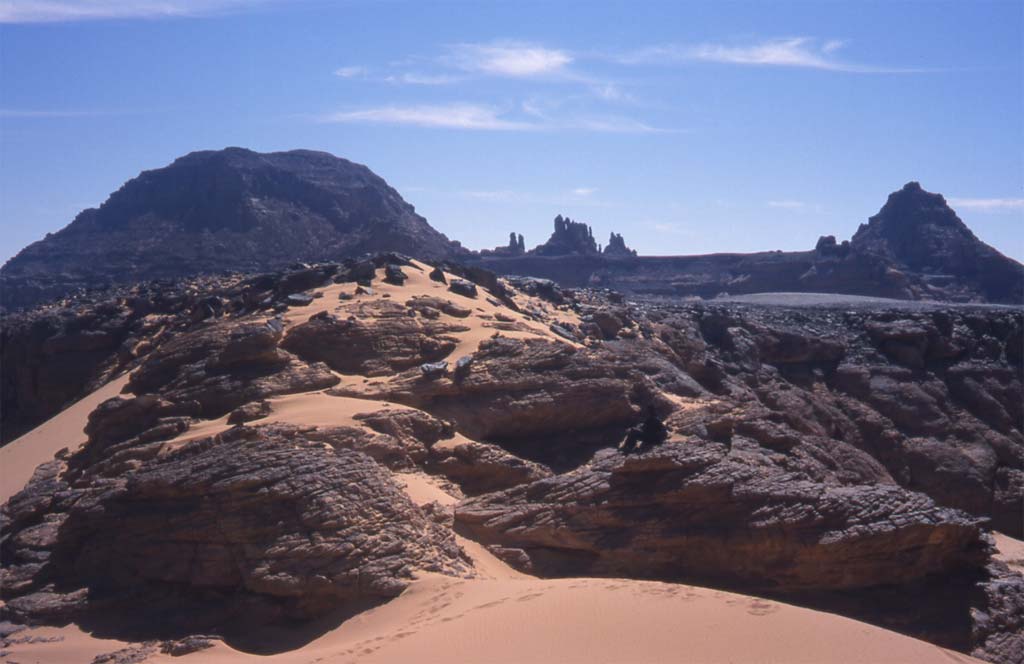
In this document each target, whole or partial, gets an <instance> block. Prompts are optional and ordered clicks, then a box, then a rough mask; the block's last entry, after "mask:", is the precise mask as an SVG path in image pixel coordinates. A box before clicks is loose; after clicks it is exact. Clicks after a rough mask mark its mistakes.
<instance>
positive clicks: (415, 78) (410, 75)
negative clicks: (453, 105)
mask: <svg viewBox="0 0 1024 664" xmlns="http://www.w3.org/2000/svg"><path fill="white" fill-rule="evenodd" d="M462 80H463V79H462V77H459V76H451V75H448V74H417V73H414V72H406V73H404V74H395V75H392V76H386V77H385V78H384V81H385V82H387V83H402V84H406V85H451V84H452V83H458V82H460V81H462Z"/></svg>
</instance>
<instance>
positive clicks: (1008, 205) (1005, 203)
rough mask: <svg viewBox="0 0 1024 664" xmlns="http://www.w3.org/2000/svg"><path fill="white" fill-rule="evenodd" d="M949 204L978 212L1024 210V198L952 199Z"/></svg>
mask: <svg viewBox="0 0 1024 664" xmlns="http://www.w3.org/2000/svg"><path fill="white" fill-rule="evenodd" d="M949 204H950V205H952V206H953V207H954V208H963V209H965V210H975V211H978V212H1002V211H1004V210H1024V198H950V199H949Z"/></svg>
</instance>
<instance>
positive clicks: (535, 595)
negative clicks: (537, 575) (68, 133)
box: [516, 593, 544, 602]
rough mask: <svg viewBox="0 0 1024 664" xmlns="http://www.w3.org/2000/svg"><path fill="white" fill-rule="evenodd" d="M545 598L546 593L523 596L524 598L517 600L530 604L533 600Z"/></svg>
mask: <svg viewBox="0 0 1024 664" xmlns="http://www.w3.org/2000/svg"><path fill="white" fill-rule="evenodd" d="M543 596H544V593H530V594H529V595H523V596H522V597H519V598H517V599H516V601H517V602H528V601H530V600H531V599H537V598H538V597H543Z"/></svg>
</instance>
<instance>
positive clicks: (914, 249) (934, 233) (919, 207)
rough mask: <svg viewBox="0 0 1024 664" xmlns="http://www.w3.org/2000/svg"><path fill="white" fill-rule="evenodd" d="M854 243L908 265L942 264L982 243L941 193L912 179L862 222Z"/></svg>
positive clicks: (937, 266)
mask: <svg viewBox="0 0 1024 664" xmlns="http://www.w3.org/2000/svg"><path fill="white" fill-rule="evenodd" d="M851 244H852V245H853V247H854V248H855V249H860V250H865V249H866V250H868V251H870V252H872V253H880V254H884V255H888V256H889V257H891V258H894V259H895V260H897V261H899V262H901V263H903V264H905V265H907V266H908V267H912V268H916V269H922V268H940V267H941V264H939V263H938V261H940V260H942V259H946V260H948V259H950V258H955V257H956V255H957V254H961V253H962V252H963V250H964V249H965V248H967V245H977V244H981V243H980V241H979V240H978V238H977V237H976V236H975V235H974V233H972V232H971V230H970V229H969V228H967V225H966V224H964V222H963V221H961V220H960V218H959V217H958V216H957V215H956V212H954V211H953V209H952V208H950V207H949V205H948V204H947V203H946V199H945V198H943V197H942V195H941V194H933V193H931V192H928V191H925V190H924V189H922V188H921V185H920V184H919V183H917V182H908V183H907V184H905V185H904V186H903V188H902V189H900V190H899V191H895V192H893V193H891V194H889V198H888V200H887V201H886V202H885V205H883V206H882V209H881V210H879V211H878V214H876V215H875V216H873V217H871V218H870V219H868V223H867V224H861V226H860V228H858V229H857V232H856V233H855V234H854V236H853V239H852V241H851Z"/></svg>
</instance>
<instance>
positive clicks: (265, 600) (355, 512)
mask: <svg viewBox="0 0 1024 664" xmlns="http://www.w3.org/2000/svg"><path fill="white" fill-rule="evenodd" d="M102 444H103V441H101V440H99V439H96V440H93V441H91V442H90V443H88V444H87V445H86V446H85V447H84V448H83V449H82V451H81V452H79V453H78V454H76V455H74V456H72V457H71V458H70V459H68V460H66V461H55V462H53V463H52V464H49V465H48V466H44V467H43V468H42V469H41V470H40V472H37V474H36V476H35V478H34V479H33V481H32V482H31V483H30V484H29V485H28V487H26V489H25V490H23V491H22V492H21V493H20V494H18V495H16V496H15V497H13V498H12V499H11V501H10V502H9V503H8V504H7V505H6V507H5V510H6V514H5V516H6V519H7V526H6V527H5V538H4V541H3V552H4V561H5V570H4V584H3V594H4V599H5V600H6V602H7V608H6V610H7V612H8V614H9V615H12V616H14V617H17V618H22V619H34V620H40V619H49V620H52V619H58V620H59V619H69V618H74V617H77V616H86V615H88V613H89V612H90V611H96V610H101V611H104V612H119V611H124V612H126V613H129V614H130V613H137V614H140V615H138V616H137V617H139V618H142V617H143V615H142V614H145V617H146V618H149V619H152V618H153V617H155V616H159V615H160V614H161V613H163V612H167V613H171V614H172V615H174V616H175V618H174V619H175V621H176V622H178V623H179V624H180V623H181V622H185V623H187V627H188V628H192V629H195V628H202V627H204V626H207V625H213V624H218V625H219V624H225V622H231V621H233V620H235V621H240V622H246V623H249V624H252V623H257V624H258V623H260V622H265V621H267V620H279V619H282V618H285V617H288V618H308V617H312V616H317V615H322V614H323V613H325V612H326V611H329V610H331V609H334V608H336V607H338V606H343V605H345V604H346V603H347V602H352V601H355V600H363V599H372V598H387V597H394V596H396V595H397V594H399V593H400V592H401V590H402V589H403V588H404V587H405V586H406V585H407V584H408V582H409V581H410V579H411V573H412V570H413V569H426V570H431V571H438V572H447V573H457V572H460V571H465V569H466V566H465V563H464V561H463V560H462V558H461V553H460V550H459V549H458V547H457V546H456V544H455V542H454V538H453V536H452V534H451V532H450V531H442V530H441V529H440V527H438V526H437V525H435V524H434V523H433V522H431V521H430V520H429V519H427V518H426V517H425V516H424V514H423V513H422V512H421V511H420V510H419V508H417V507H416V506H415V505H413V504H412V503H411V502H410V501H409V499H408V498H407V497H406V496H405V494H404V493H403V492H402V491H401V490H400V489H399V487H398V486H397V485H396V484H395V483H394V481H393V480H392V479H391V477H390V475H389V474H388V473H387V471H386V470H384V469H383V468H381V467H380V466H378V465H377V464H376V463H375V462H374V461H372V460H371V459H370V458H369V457H367V456H365V455H363V454H360V453H357V452H349V451H347V450H343V449H341V450H335V451H333V452H327V451H325V450H324V448H323V446H322V445H321V444H319V443H316V442H313V441H308V440H306V439H304V438H303V436H302V435H301V434H300V433H299V432H298V431H296V430H295V429H294V428H292V429H288V428H282V427H273V426H271V427H261V428H244V427H242V428H236V429H233V430H231V431H230V432H228V433H225V434H222V435H219V436H215V437H213V438H207V439H202V440H198V441H194V442H191V443H188V444H187V445H185V446H183V447H180V448H177V449H174V450H173V451H170V452H167V453H162V454H161V453H158V450H157V449H155V448H158V447H159V444H156V445H154V444H152V443H147V442H145V441H144V440H141V439H134V440H129V441H126V442H122V443H121V444H120V445H115V446H107V447H106V448H105V449H103V450H97V449H94V448H95V447H96V446H101V445H102ZM142 598H144V599H145V601H144V603H140V601H139V600H140V599H142ZM183 611H185V613H183Z"/></svg>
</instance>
